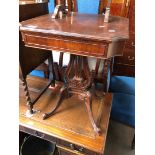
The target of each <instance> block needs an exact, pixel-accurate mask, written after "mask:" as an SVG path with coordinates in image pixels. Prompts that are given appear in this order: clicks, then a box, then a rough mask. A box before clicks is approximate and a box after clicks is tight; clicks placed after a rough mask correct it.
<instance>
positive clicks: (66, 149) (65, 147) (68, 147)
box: [19, 125, 98, 155]
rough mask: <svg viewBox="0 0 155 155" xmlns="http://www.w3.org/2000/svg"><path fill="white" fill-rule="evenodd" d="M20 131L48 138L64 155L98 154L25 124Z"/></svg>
mask: <svg viewBox="0 0 155 155" xmlns="http://www.w3.org/2000/svg"><path fill="white" fill-rule="evenodd" d="M19 129H20V131H22V132H25V133H28V134H31V135H33V136H36V137H38V138H41V139H45V140H48V141H50V142H52V143H56V147H57V149H58V152H59V153H60V154H63V155H65V154H66V155H98V153H95V152H94V151H91V150H88V149H86V148H84V147H81V146H78V145H75V144H73V143H69V142H67V141H64V140H61V139H58V138H55V137H53V136H50V135H47V134H45V133H42V132H40V131H36V130H33V129H30V128H27V127H24V126H21V125H20V126H19Z"/></svg>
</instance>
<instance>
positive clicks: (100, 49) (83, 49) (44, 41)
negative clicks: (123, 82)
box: [24, 34, 108, 58]
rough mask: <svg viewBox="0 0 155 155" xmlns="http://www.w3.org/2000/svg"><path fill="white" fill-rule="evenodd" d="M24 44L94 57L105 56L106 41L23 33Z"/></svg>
mask: <svg viewBox="0 0 155 155" xmlns="http://www.w3.org/2000/svg"><path fill="white" fill-rule="evenodd" d="M24 41H25V44H26V46H29V47H34V48H41V49H46V50H58V51H62V52H67V53H70V54H75V55H81V56H89V57H95V58H106V56H107V49H108V44H107V43H101V42H93V41H89V40H87V41H83V40H73V39H66V38H63V37H62V38H57V37H43V36H37V35H30V34H24Z"/></svg>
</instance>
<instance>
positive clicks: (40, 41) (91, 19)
mask: <svg viewBox="0 0 155 155" xmlns="http://www.w3.org/2000/svg"><path fill="white" fill-rule="evenodd" d="M20 31H21V33H22V37H23V40H24V42H25V45H26V46H28V47H34V48H40V49H46V50H58V51H61V52H68V53H70V54H71V56H70V62H69V64H68V67H67V70H66V76H65V77H64V79H65V83H64V86H63V87H62V88H61V90H60V97H59V99H58V101H57V103H56V105H55V107H54V108H52V110H51V112H49V113H45V114H44V115H43V119H46V118H48V117H50V116H51V115H53V113H54V112H55V111H56V109H57V108H58V107H59V105H60V104H61V103H62V100H63V99H65V98H68V97H70V96H71V95H72V94H76V95H78V96H80V98H81V99H83V100H84V101H85V105H86V109H87V112H88V115H89V120H90V122H91V124H92V126H93V128H94V131H95V133H96V134H100V132H101V130H100V128H99V127H98V125H97V124H96V122H95V121H94V118H93V113H92V93H94V90H91V88H92V83H93V77H92V75H91V72H90V70H89V66H88V61H87V57H95V58H100V59H108V58H112V57H114V56H116V55H117V56H118V55H122V54H123V53H122V51H123V50H122V49H123V47H124V42H125V40H126V39H128V37H129V21H128V19H127V18H123V17H116V16H111V17H110V21H109V23H104V16H102V15H92V14H79V13H73V12H71V13H68V15H67V16H66V17H64V18H62V19H53V18H52V14H47V15H43V16H40V17H36V18H33V19H30V20H27V21H23V22H21V23H20Z"/></svg>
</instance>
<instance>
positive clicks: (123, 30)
mask: <svg viewBox="0 0 155 155" xmlns="http://www.w3.org/2000/svg"><path fill="white" fill-rule="evenodd" d="M20 30H21V31H30V32H40V33H46V34H48V35H50V34H56V35H61V36H71V37H75V38H83V39H84V38H85V39H89V40H97V41H105V40H106V41H110V42H111V41H117V40H121V39H122V40H123V39H128V38H129V20H128V19H127V18H124V17H119V16H110V22H109V23H105V22H104V16H103V15H95V14H80V13H73V12H71V13H68V15H67V16H66V17H64V18H62V19H52V14H47V15H43V16H40V17H36V18H33V19H29V20H27V21H23V22H21V23H20Z"/></svg>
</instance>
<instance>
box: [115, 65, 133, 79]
mask: <svg viewBox="0 0 155 155" xmlns="http://www.w3.org/2000/svg"><path fill="white" fill-rule="evenodd" d="M112 75H119V76H131V77H135V66H128V65H122V64H115V65H114V67H113V73H112Z"/></svg>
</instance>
